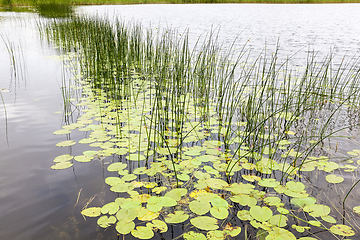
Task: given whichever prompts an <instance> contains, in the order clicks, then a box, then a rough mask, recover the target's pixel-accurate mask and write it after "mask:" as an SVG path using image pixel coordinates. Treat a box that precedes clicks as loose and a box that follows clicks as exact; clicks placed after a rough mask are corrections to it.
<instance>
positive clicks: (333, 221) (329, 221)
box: [321, 215, 336, 224]
mask: <svg viewBox="0 0 360 240" xmlns="http://www.w3.org/2000/svg"><path fill="white" fill-rule="evenodd" d="M321 219H322V220H324V221H325V222H328V223H332V224H335V223H336V220H335V218H333V217H332V216H329V215H326V216H322V217H321Z"/></svg>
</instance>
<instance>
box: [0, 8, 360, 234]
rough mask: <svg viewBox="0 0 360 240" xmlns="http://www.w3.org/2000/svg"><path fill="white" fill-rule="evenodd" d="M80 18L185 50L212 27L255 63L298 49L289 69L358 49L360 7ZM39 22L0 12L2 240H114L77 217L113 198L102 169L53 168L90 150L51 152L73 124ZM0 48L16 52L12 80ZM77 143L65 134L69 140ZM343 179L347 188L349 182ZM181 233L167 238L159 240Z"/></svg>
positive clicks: (134, 11)
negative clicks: (169, 32) (126, 27)
mask: <svg viewBox="0 0 360 240" xmlns="http://www.w3.org/2000/svg"><path fill="white" fill-rule="evenodd" d="M77 12H78V14H89V15H98V16H105V15H106V16H108V17H110V18H113V17H121V18H123V19H124V20H128V21H134V22H141V23H142V24H143V25H144V26H145V27H150V28H153V29H156V28H159V27H163V28H164V27H168V28H171V29H177V30H178V31H179V33H181V32H184V31H186V30H188V31H189V34H190V40H191V42H192V43H194V42H195V41H196V40H197V39H198V38H199V36H200V35H206V34H207V33H209V31H210V30H211V29H220V32H219V34H218V37H219V41H220V42H222V43H223V46H224V48H226V46H228V45H229V44H231V43H232V42H233V41H234V39H235V38H237V41H236V42H235V45H236V47H237V48H241V47H242V46H243V45H244V44H245V43H247V44H248V45H247V46H248V47H249V48H251V49H252V52H253V54H252V55H251V57H252V58H256V57H257V56H258V54H259V53H260V52H261V51H263V49H264V47H265V46H266V49H268V51H269V52H272V51H274V50H275V48H276V45H277V43H278V42H279V45H280V52H279V54H280V56H281V57H283V58H286V57H287V56H291V55H292V54H293V53H295V52H297V51H300V52H299V54H298V55H296V56H295V57H294V60H295V61H294V62H295V65H301V63H302V62H303V61H304V59H305V58H306V54H307V51H308V50H315V51H316V52H317V53H318V55H319V57H320V58H321V57H324V56H325V55H326V54H328V53H329V52H330V50H332V51H334V52H335V53H336V54H337V56H338V57H339V59H340V58H341V57H343V56H344V55H347V56H349V57H351V56H353V55H355V54H356V53H358V52H359V50H360V17H359V12H360V4H341V5H339V4H333V5H328V4H321V5H317V4H314V5H306V4H304V5H276V4H274V5H257V4H242V5H235V4H216V5H211V4H209V5H201V4H199V5H198V4H196V5H133V6H91V7H79V8H77ZM39 20H44V19H40V18H39V17H38V16H37V15H36V14H30V13H3V12H0V34H1V36H2V37H3V38H2V39H0V89H6V90H9V92H2V95H3V97H4V102H5V106H6V112H7V114H6V117H5V114H4V112H5V111H4V106H3V104H2V102H0V239H118V236H117V235H116V233H115V230H114V228H109V229H108V230H107V231H104V230H103V229H101V228H99V227H97V225H96V219H90V218H87V220H86V221H84V219H83V218H82V216H81V214H80V211H81V209H82V207H83V206H84V205H85V204H86V202H87V201H88V200H89V199H90V198H92V197H94V196H95V198H94V200H93V202H92V205H93V206H97V205H100V206H101V205H103V204H104V203H106V202H108V201H110V200H112V199H114V198H115V197H117V195H116V194H115V193H112V192H110V191H109V187H108V186H107V185H106V184H105V183H104V178H105V177H106V176H107V174H108V172H107V171H104V166H103V163H101V162H99V161H93V162H91V163H90V164H81V163H76V162H75V163H74V168H69V169H66V170H61V171H54V170H51V169H50V166H51V165H53V162H52V160H53V159H54V158H55V157H56V156H58V155H61V154H66V153H71V154H74V155H76V154H80V153H82V151H84V150H88V148H87V147H86V146H81V144H77V145H75V146H74V147H72V149H71V152H69V150H68V149H67V148H59V147H55V144H56V143H58V142H60V141H63V140H66V139H65V138H66V137H65V136H64V135H53V134H52V132H54V131H56V130H58V129H60V128H61V126H62V125H63V124H65V121H68V120H70V121H71V119H68V118H66V117H64V116H63V107H64V106H63V98H62V92H61V88H60V87H61V82H62V81H63V80H64V79H65V80H66V79H68V78H69V77H71V74H70V73H69V72H68V70H66V69H65V68H64V66H63V64H62V62H61V61H58V60H56V59H55V58H54V57H53V56H55V55H57V54H58V53H57V51H56V50H55V49H54V48H53V47H52V46H48V45H47V44H45V43H44V42H42V41H40V36H39V33H38V30H37V26H36V22H37V21H39ZM5 43H6V44H9V43H10V44H12V46H13V48H14V49H15V58H16V63H15V68H16V69H17V71H16V76H15V75H14V66H12V63H11V61H10V58H9V53H8V51H7V49H6V44H5ZM75 120H76V119H75ZM83 137H84V136H83V133H80V132H77V133H76V132H73V133H71V139H74V140H75V141H76V140H79V139H81V138H83ZM352 144H353V141H352V142H350V141H349V142H346V144H345V145H344V148H345V151H346V150H347V149H348V150H351V149H353V148H358V146H357V145H354V146H353V145H352ZM110 160H111V159H107V160H106V161H110ZM347 178H348V181H349V184H351V183H352V180H353V179H354V177H353V175H349V176H348V177H347ZM323 184H324V186H325V185H326V183H323ZM316 191H318V192H320V193H321V191H319V190H317V189H315V190H314V192H316ZM354 194H355V195H354V196H352V199H356V196H359V192H358V191H357V190H355V191H354ZM329 196H330V197H335V198H336V195H335V196H332V195H331V194H329ZM349 201H351V199H349ZM179 234H180V233H178V232H177V231H176V230H173V232H171V231H169V233H168V234H167V235H165V238H166V239H171V238H173V237H176V236H178V235H179ZM320 236H321V235H320ZM356 236H357V238H359V237H360V236H359V235H356ZM126 239H132V237H131V236H130V235H128V236H126ZM354 239H355V238H354Z"/></svg>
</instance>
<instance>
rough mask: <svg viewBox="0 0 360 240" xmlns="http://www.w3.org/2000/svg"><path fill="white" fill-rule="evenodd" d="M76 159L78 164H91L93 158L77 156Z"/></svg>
mask: <svg viewBox="0 0 360 240" xmlns="http://www.w3.org/2000/svg"><path fill="white" fill-rule="evenodd" d="M74 159H75V160H76V161H78V162H91V160H92V157H88V156H85V155H80V156H76V157H74Z"/></svg>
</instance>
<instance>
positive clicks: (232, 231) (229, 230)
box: [224, 224, 241, 237]
mask: <svg viewBox="0 0 360 240" xmlns="http://www.w3.org/2000/svg"><path fill="white" fill-rule="evenodd" d="M224 232H225V233H226V234H227V235H230V236H231V237H236V236H237V235H239V234H240V232H241V227H232V226H231V225H230V224H227V225H226V226H225V229H224Z"/></svg>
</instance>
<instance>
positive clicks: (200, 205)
mask: <svg viewBox="0 0 360 240" xmlns="http://www.w3.org/2000/svg"><path fill="white" fill-rule="evenodd" d="M189 208H190V210H191V211H192V212H194V213H196V214H197V215H204V214H205V213H207V212H208V211H210V208H211V206H210V203H209V202H208V201H198V200H195V201H192V202H190V203H189Z"/></svg>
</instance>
